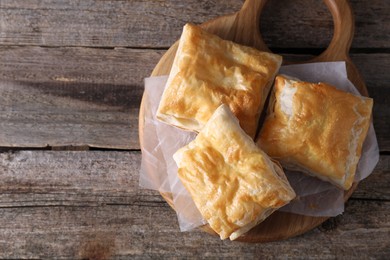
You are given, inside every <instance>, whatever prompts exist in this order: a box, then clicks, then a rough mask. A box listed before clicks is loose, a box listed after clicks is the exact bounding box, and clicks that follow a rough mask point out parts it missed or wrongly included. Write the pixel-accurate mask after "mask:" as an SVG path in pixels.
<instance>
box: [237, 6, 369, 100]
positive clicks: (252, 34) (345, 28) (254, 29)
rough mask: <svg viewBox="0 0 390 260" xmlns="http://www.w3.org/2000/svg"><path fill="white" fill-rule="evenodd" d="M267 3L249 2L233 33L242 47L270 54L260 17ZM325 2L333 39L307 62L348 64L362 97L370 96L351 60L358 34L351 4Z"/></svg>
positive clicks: (242, 10)
mask: <svg viewBox="0 0 390 260" xmlns="http://www.w3.org/2000/svg"><path fill="white" fill-rule="evenodd" d="M267 2H268V0H246V1H245V3H244V4H243V6H242V8H241V10H240V11H239V12H238V13H237V15H236V18H235V21H234V23H233V26H232V28H231V31H230V33H232V34H234V38H235V39H236V41H237V42H240V43H241V44H245V45H248V46H253V47H255V48H257V49H259V50H262V51H268V52H271V51H270V49H269V48H268V46H267V45H266V44H265V42H264V40H263V37H262V36H261V33H260V31H259V27H260V26H259V25H260V15H261V13H262V11H263V9H264V6H265V4H266V3H267ZM323 2H324V3H325V4H326V6H327V7H328V9H329V11H330V13H331V14H332V17H333V25H334V32H333V37H332V40H331V42H330V44H329V46H328V47H327V48H326V49H325V51H324V52H322V53H321V54H320V55H318V56H317V57H314V58H313V59H311V60H309V61H307V62H321V61H322V62H325V61H345V62H346V66H347V73H348V78H349V79H350V80H351V81H352V83H353V84H354V85H355V86H356V87H357V88H358V89H359V91H360V93H361V94H362V95H365V96H368V93H367V88H366V86H365V84H364V80H363V79H362V77H361V75H360V74H359V72H358V70H357V68H356V67H355V65H354V64H353V62H352V61H351V58H350V57H349V49H350V48H351V44H352V40H353V36H354V31H355V22H354V16H353V12H352V8H351V6H350V4H349V1H348V0H323ZM243 28H245V30H244V29H243ZM248 28H249V29H248Z"/></svg>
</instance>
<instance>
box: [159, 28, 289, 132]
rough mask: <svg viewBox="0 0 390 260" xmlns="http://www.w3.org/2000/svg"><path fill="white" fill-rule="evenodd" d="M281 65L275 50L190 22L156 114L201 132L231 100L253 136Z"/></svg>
mask: <svg viewBox="0 0 390 260" xmlns="http://www.w3.org/2000/svg"><path fill="white" fill-rule="evenodd" d="M281 63H282V57H281V56H279V55H276V54H272V53H267V52H260V51H258V50H256V49H254V48H250V47H246V46H242V45H239V44H236V43H233V42H231V41H226V40H223V39H221V38H219V37H218V36H216V35H213V34H210V33H208V32H206V31H204V30H203V29H201V28H200V27H198V26H195V25H192V24H186V25H185V26H184V28H183V33H182V35H181V37H180V41H179V47H178V50H177V52H176V56H175V59H174V62H173V65H172V69H171V71H170V74H169V77H168V81H167V84H166V88H165V90H164V93H163V96H162V99H161V102H160V104H159V108H158V111H157V118H158V119H159V120H161V121H163V122H165V123H167V124H170V125H174V126H177V127H180V128H183V129H186V130H191V131H196V132H199V131H200V130H201V129H202V128H203V126H204V125H205V124H206V123H207V121H208V120H209V118H210V117H211V115H212V114H213V112H214V111H215V109H217V108H218V107H219V106H220V105H221V104H227V105H228V106H229V107H230V109H231V110H232V112H233V113H234V114H235V115H236V117H237V118H238V119H239V121H240V124H241V127H242V128H243V129H244V131H245V132H246V133H247V134H249V135H250V136H252V137H254V136H255V133H256V128H257V124H258V119H259V115H260V113H261V110H262V109H263V106H264V102H265V99H266V98H267V95H268V93H269V90H270V88H271V86H272V82H273V80H274V78H275V76H276V73H277V71H278V70H279V68H280V65H281Z"/></svg>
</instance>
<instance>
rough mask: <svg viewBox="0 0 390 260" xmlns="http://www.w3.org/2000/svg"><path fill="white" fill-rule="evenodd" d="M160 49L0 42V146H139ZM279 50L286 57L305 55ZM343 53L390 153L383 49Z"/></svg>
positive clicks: (387, 64) (387, 63)
mask: <svg viewBox="0 0 390 260" xmlns="http://www.w3.org/2000/svg"><path fill="white" fill-rule="evenodd" d="M163 53H164V51H163V50H150V49H144V50H138V49H125V48H116V49H98V48H65V47H64V48H42V47H0V91H1V93H2V95H1V97H0V99H1V100H2V102H0V112H1V113H0V118H1V121H0V127H1V130H2V131H1V132H0V146H3V147H7V146H14V147H45V146H47V145H49V146H63V145H73V146H74V145H80V146H85V145H91V146H93V147H99V148H120V149H139V142H138V128H137V124H138V111H139V110H138V108H139V105H140V101H141V96H142V93H143V79H144V77H147V76H148V75H149V74H150V73H151V71H152V69H153V67H154V66H155V63H156V62H157V61H158V60H159V59H160V58H161V56H162V54H163ZM282 55H283V56H284V57H285V58H286V59H288V60H307V59H309V58H310V56H308V55H291V54H288V53H287V54H283V53H282ZM351 56H352V60H353V62H354V63H355V64H356V66H357V67H358V69H359V71H360V72H362V75H363V77H364V79H365V81H366V83H367V87H368V90H369V94H370V95H371V96H372V97H373V98H374V100H375V105H374V124H375V128H376V131H377V136H378V140H379V145H380V149H381V150H382V151H390V140H389V138H388V133H389V132H390V125H389V124H388V123H387V122H389V121H390V109H389V104H390V100H389V95H388V94H387V93H388V91H389V86H388V82H389V81H390V74H388V73H387V72H388V71H389V70H390V54H386V53H377V54H352V55H351ZM30 91H31V93H30ZM67 102H70V105H71V106H68V103H67ZM100 105H103V106H104V107H100ZM62 109H63V110H62ZM71 109H75V110H74V111H72V110H71ZM102 111H104V113H101V112H102ZM56 113H57V114H56ZM103 115H104V116H103ZM88 118H90V119H91V118H93V121H94V122H91V120H90V119H88ZM24 119H26V120H24ZM91 129H92V130H91ZM129 129H130V131H128V130H129ZM91 131H92V132H91ZM112 131H116V133H115V134H114V135H113V134H112ZM32 133H34V135H32ZM70 133H71V134H70ZM91 133H93V135H92V134H91Z"/></svg>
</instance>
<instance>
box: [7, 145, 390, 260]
mask: <svg viewBox="0 0 390 260" xmlns="http://www.w3.org/2000/svg"><path fill="white" fill-rule="evenodd" d="M139 166H140V153H139V152H113V151H111V152H107V151H84V152H61V151H17V152H5V153H1V154H0V183H2V184H1V186H0V223H1V232H0V258H18V257H20V256H24V257H28V258H47V257H49V258H50V257H52V256H56V258H74V257H79V258H83V257H90V258H92V257H96V258H97V259H99V257H100V259H105V258H107V257H110V258H114V259H120V258H125V257H130V256H131V257H134V256H138V257H158V256H159V257H193V256H195V255H196V256H197V257H210V258H216V257H243V258H247V257H255V256H256V257H262V258H270V257H272V256H277V257H280V258H286V257H293V258H306V257H307V256H310V257H312V258H356V257H358V258H368V257H373V258H386V256H388V254H389V253H390V251H389V250H390V240H389V236H390V215H389V214H388V212H389V211H390V203H389V199H390V193H389V190H390V189H389V186H388V184H389V178H390V156H382V158H381V160H380V162H379V164H378V166H377V167H376V170H375V172H374V173H373V174H372V175H371V176H370V177H369V178H368V179H367V180H365V181H363V182H362V184H361V185H359V188H358V189H357V191H356V193H355V194H354V195H353V197H352V199H351V200H350V201H349V202H348V203H347V205H346V209H345V213H344V214H343V215H340V216H338V217H336V218H332V219H331V220H329V221H327V222H325V223H324V224H323V225H321V226H320V227H319V228H316V229H315V230H313V231H311V232H308V233H307V234H305V235H303V236H300V237H297V238H294V239H289V240H286V241H280V242H275V243H268V244H262V245H253V244H252V245H251V244H243V243H237V242H236V243H234V242H229V241H220V240H219V239H218V238H217V237H213V236H210V235H208V234H204V233H203V232H202V231H193V232H190V233H180V232H179V229H178V225H177V220H176V216H175V213H174V211H173V210H172V209H171V208H170V207H169V206H168V205H167V204H166V203H165V202H164V201H163V200H162V198H161V197H160V196H159V195H158V193H156V192H153V191H148V190H139V189H138V188H137V186H138V178H139V175H138V171H139ZM373 212H375V214H372V213H373Z"/></svg>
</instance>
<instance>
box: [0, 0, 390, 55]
mask: <svg viewBox="0 0 390 260" xmlns="http://www.w3.org/2000/svg"><path fill="white" fill-rule="evenodd" d="M350 2H351V5H352V8H353V9H354V11H355V17H356V18H355V20H356V36H355V40H354V42H353V47H354V48H389V47H390V38H389V37H390V25H389V23H388V22H387V21H388V20H389V19H390V17H389V13H390V7H389V5H388V4H387V3H386V1H381V0H372V1H365V0H351V1H350ZM241 5H242V0H228V1H224V0H218V1H207V0H201V1H195V0H190V1H186V3H185V4H184V3H183V2H182V1H180V0H171V1H168V0H162V1H153V0H138V1H114V0H109V1H107V0H100V1H93V0H77V1H55V0H50V1H44V2H42V1H37V0H34V1H23V0H2V1H1V4H0V26H1V27H0V29H1V30H0V44H2V45H39V46H94V47H119V46H122V47H148V48H150V47H152V48H156V47H158V48H167V47H169V46H171V45H172V43H173V42H174V41H175V40H176V39H178V37H179V35H180V33H181V29H182V26H183V25H184V24H185V23H186V22H193V23H201V22H205V21H208V20H210V19H212V18H215V17H218V16H221V15H225V14H230V13H233V12H235V11H238V10H239V9H240V7H241ZM332 27H333V25H332V18H331V15H330V13H329V11H328V10H327V9H326V7H325V5H324V4H318V1H315V0H299V1H298V0H296V1H288V0H279V1H269V3H268V5H267V7H266V10H265V12H264V13H263V16H262V20H261V31H262V34H263V36H264V39H265V41H266V42H267V43H269V46H270V47H271V48H324V47H326V46H327V45H328V43H329V42H330V38H331V36H332V32H333V28H332Z"/></svg>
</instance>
